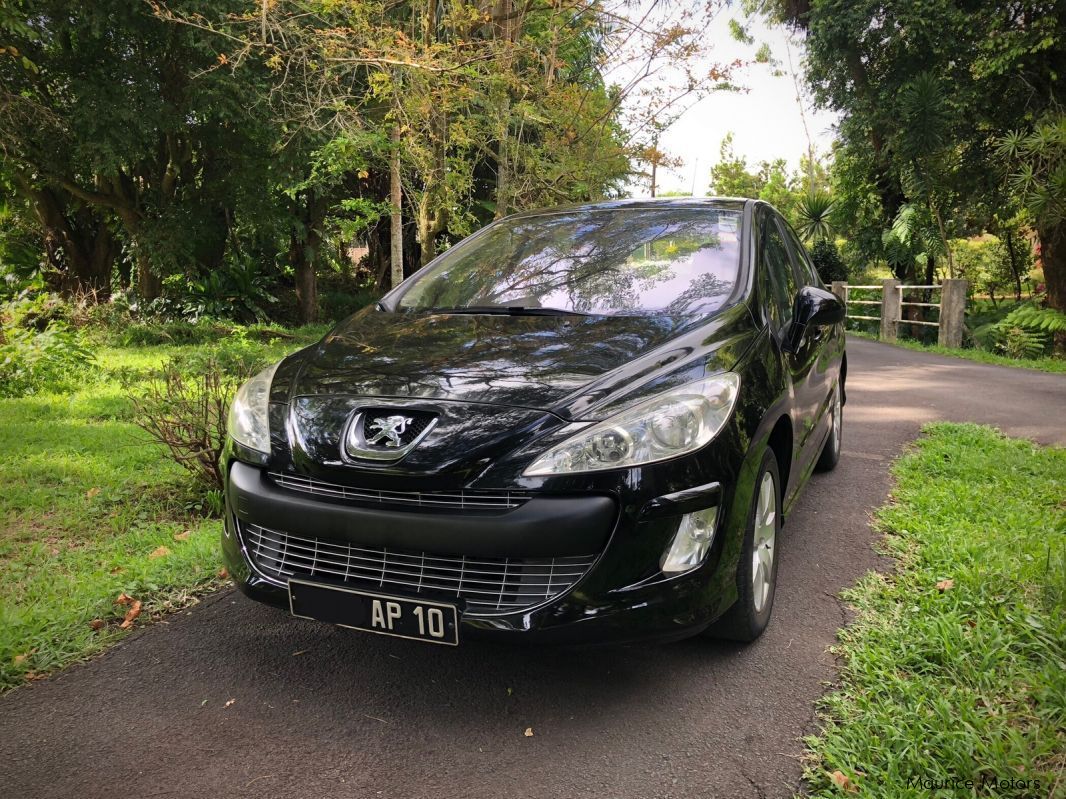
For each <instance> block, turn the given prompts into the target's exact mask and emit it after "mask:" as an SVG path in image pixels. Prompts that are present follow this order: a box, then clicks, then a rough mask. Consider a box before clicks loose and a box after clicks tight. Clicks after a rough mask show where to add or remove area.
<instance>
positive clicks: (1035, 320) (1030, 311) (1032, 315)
mask: <svg viewBox="0 0 1066 799" xmlns="http://www.w3.org/2000/svg"><path fill="white" fill-rule="evenodd" d="M1000 324H1001V325H1002V326H1003V327H1004V328H1011V327H1020V328H1023V329H1025V330H1033V331H1037V330H1039V331H1043V332H1044V333H1066V313H1063V312H1062V311H1056V310H1055V309H1054V308H1040V307H1038V306H1036V305H1020V306H1018V307H1017V308H1015V309H1014V310H1013V311H1011V312H1010V313H1009V314H1007V315H1006V316H1005V317H1003V321H1002V322H1001V323H1000Z"/></svg>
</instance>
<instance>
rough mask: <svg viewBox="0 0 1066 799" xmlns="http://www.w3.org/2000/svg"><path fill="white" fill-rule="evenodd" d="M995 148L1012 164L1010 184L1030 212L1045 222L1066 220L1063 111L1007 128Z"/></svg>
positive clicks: (1065, 138)
mask: <svg viewBox="0 0 1066 799" xmlns="http://www.w3.org/2000/svg"><path fill="white" fill-rule="evenodd" d="M997 152H998V154H999V155H1000V156H1002V157H1003V158H1004V159H1006V161H1007V162H1008V163H1009V164H1011V165H1012V166H1013V167H1014V168H1015V171H1013V172H1012V174H1011V176H1010V181H1011V185H1012V188H1013V189H1014V190H1015V192H1017V194H1018V196H1019V198H1020V199H1021V200H1022V202H1023V203H1024V204H1025V206H1026V207H1027V208H1028V210H1029V212H1030V213H1031V214H1032V215H1033V216H1034V217H1035V218H1036V219H1038V220H1040V222H1041V223H1042V224H1044V225H1049V226H1050V225H1056V224H1061V223H1062V222H1064V221H1066V114H1061V113H1058V114H1052V115H1050V116H1048V117H1046V118H1045V119H1043V120H1042V121H1041V122H1040V123H1039V124H1037V125H1036V126H1035V127H1034V128H1033V129H1032V130H1030V131H1029V132H1025V131H1021V130H1013V131H1010V132H1009V133H1007V134H1006V135H1005V136H1003V138H1002V139H1001V140H1000V144H999V148H998V150H997Z"/></svg>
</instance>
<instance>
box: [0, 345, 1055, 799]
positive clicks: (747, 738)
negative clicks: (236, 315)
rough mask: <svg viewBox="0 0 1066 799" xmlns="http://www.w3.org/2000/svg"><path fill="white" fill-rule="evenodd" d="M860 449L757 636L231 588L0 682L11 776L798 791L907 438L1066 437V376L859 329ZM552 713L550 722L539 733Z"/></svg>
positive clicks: (442, 796) (198, 791) (67, 792)
mask: <svg viewBox="0 0 1066 799" xmlns="http://www.w3.org/2000/svg"><path fill="white" fill-rule="evenodd" d="M849 358H850V373H849V380H848V404H847V406H846V409H845V420H846V421H845V428H844V430H845V436H844V446H843V450H844V452H843V456H842V458H841V461H840V465H839V467H838V468H837V470H836V471H835V472H833V473H832V474H829V475H820V476H816V477H815V478H814V479H813V480H812V482H811V484H810V486H809V488H808V490H807V492H806V494H805V496H804V498H803V499H802V500H801V502H800V503H799V505H798V508H797V510H796V511H795V513H794V514H793V515H792V516H791V517H790V518H789V520H788V523H787V525H786V527H785V530H784V536H783V541H782V543H781V550H780V551H781V556H782V558H783V560H782V562H781V567H780V585H779V587H778V593H777V600H776V607H775V609H774V617H773V620H772V622H771V624H770V627H769V629H768V630H767V632H766V634H765V635H764V636H763V638H762V639H761V640H759V641H758V642H756V643H755V644H753V645H750V646H746V647H745V646H739V645H735V644H727V643H718V642H713V641H704V640H695V641H688V642H683V643H680V644H674V645H669V646H647V647H633V648H626V649H608V650H586V651H572V650H561V649H534V648H525V647H512V646H501V645H493V644H485V643H477V642H467V643H465V644H464V645H463V646H461V647H459V648H458V649H455V650H451V649H447V648H444V647H439V648H438V647H432V648H431V647H426V646H425V645H419V644H417V643H413V642H406V641H401V640H392V639H387V638H381V637H377V636H372V635H365V634H358V633H355V632H352V631H345V630H340V629H334V628H330V627H327V626H324V625H318V624H315V623H312V622H303V621H296V620H293V619H290V618H288V617H287V616H286V615H285V614H284V613H282V612H280V611H276V610H273V609H270V608H267V607H263V606H260V605H257V604H255V603H253V602H251V601H248V600H246V599H245V598H244V597H242V596H241V595H239V594H236V593H234V592H232V591H227V592H222V593H220V594H216V595H214V596H212V597H210V598H208V599H207V600H205V601H204V602H202V603H201V604H200V605H198V606H196V607H195V608H193V609H191V610H189V611H187V612H184V613H181V614H178V615H175V616H173V617H171V619H170V620H169V621H168V622H166V623H161V624H157V625H155V626H153V627H150V628H147V629H145V630H144V631H142V632H140V633H138V634H136V635H134V636H131V637H130V638H129V639H127V640H126V641H125V642H124V643H122V644H121V645H119V646H118V647H116V648H114V649H113V650H111V651H110V652H109V653H107V654H105V655H104V656H102V657H99V658H97V659H95V660H93V661H91V662H89V663H87V664H84V665H80V666H75V667H73V668H70V669H68V670H67V671H65V672H63V673H62V674H59V675H58V676H56V677H54V678H52V679H48V680H44V681H41V682H37V683H34V684H31V685H28V686H25V687H22V688H20V689H18V690H15V691H13V692H11V693H10V694H8V695H7V696H5V697H3V698H0V795H2V796H3V797H10V799H24V798H25V799H30V798H33V799H36V798H37V797H41V798H43V797H62V799H67V798H68V797H75V796H76V797H82V798H83V799H90V798H91V797H107V799H114V797H116V796H128V797H144V798H147V797H171V796H173V797H181V798H182V799H190V798H191V797H211V798H212V799H214V798H215V797H223V796H225V797H243V796H248V797H281V796H285V797H315V798H316V799H317V798H319V797H370V798H371V799H373V798H375V797H385V798H386V799H391V798H393V797H395V799H420V798H421V797H427V798H428V797H432V798H433V799H451V798H453V797H479V798H480V797H485V798H486V799H490V798H491V799H506V798H507V797H565V799H576V798H577V797H586V796H587V797H596V799H611V798H612V797H640V798H641V799H647V798H648V797H660V796H661V797H686V798H687V799H691V798H692V797H790V796H791V795H792V793H793V791H794V790H795V789H796V788H797V787H798V785H799V781H800V771H801V767H800V755H801V753H802V743H801V737H802V736H803V735H804V734H806V733H809V732H812V731H813V730H814V729H815V717H814V707H815V703H816V701H817V699H818V697H819V696H820V695H821V694H822V693H823V692H824V691H825V688H826V683H827V681H830V680H832V678H833V675H834V671H833V666H834V664H833V658H832V656H831V655H829V654H828V653H827V651H826V648H827V647H828V646H829V645H830V644H832V643H833V641H834V636H835V633H836V630H837V629H838V628H839V627H840V626H841V625H842V624H844V623H845V621H846V618H847V617H846V611H845V610H844V608H843V607H842V606H841V604H840V603H839V602H838V600H837V599H836V594H837V592H838V591H839V590H840V589H842V588H844V587H846V586H848V585H850V584H851V583H853V582H854V581H855V580H856V579H857V578H858V577H859V576H860V575H861V574H862V573H863V572H865V571H866V570H867V569H871V568H877V567H878V566H882V567H883V566H884V565H885V564H884V563H879V561H878V559H877V557H876V556H875V555H874V554H873V550H872V548H871V544H872V543H873V541H874V533H873V532H872V531H871V530H870V528H869V527H868V524H867V523H868V520H869V514H870V512H871V511H872V510H873V509H874V508H876V507H878V506H879V505H881V504H882V503H883V502H884V501H885V498H886V496H887V494H888V491H889V488H890V480H889V473H888V468H889V464H890V462H891V459H892V458H894V457H895V456H896V455H897V454H899V452H900V450H901V448H902V447H903V446H904V445H905V444H906V443H907V442H908V441H911V440H912V439H914V438H915V437H916V436H917V435H918V432H919V428H920V426H921V425H922V424H923V423H925V422H927V421H930V420H934V419H951V420H968V421H976V422H983V423H989V424H993V425H997V426H999V427H1000V428H1001V429H1003V430H1004V431H1005V432H1007V433H1009V434H1011V435H1018V436H1026V437H1030V438H1033V439H1036V440H1038V441H1041V442H1044V443H1058V444H1066V377H1064V376H1061V375H1045V374H1040V373H1036V372H1030V371H1024V370H1020V369H1008V368H1004V367H996V366H985V365H981V364H976V363H970V362H968V361H962V360H957V359H952V358H945V357H940V356H936V355H930V354H926V353H919V352H911V351H909V350H903V349H899V348H894V347H889V346H886V345H882V344H877V343H873V342H869V341H864V340H860V339H853V340H851V341H850V342H849ZM527 729H531V730H532V732H533V734H532V736H528V735H526V734H525V731H526V730H527Z"/></svg>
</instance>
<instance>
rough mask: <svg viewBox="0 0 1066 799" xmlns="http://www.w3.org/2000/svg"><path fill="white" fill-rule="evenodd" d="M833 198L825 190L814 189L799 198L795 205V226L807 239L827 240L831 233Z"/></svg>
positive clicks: (815, 240)
mask: <svg viewBox="0 0 1066 799" xmlns="http://www.w3.org/2000/svg"><path fill="white" fill-rule="evenodd" d="M833 205H834V203H833V198H832V196H831V195H830V194H829V192H827V191H815V192H812V193H810V194H806V195H804V196H803V197H801V198H800V201H799V203H798V205H797V206H796V223H797V225H796V227H797V231H798V232H799V234H800V235H801V236H802V237H803V238H804V239H806V240H807V241H814V242H822V241H827V240H828V239H829V237H830V236H831V235H832V233H833V225H832V221H831V220H832V214H833Z"/></svg>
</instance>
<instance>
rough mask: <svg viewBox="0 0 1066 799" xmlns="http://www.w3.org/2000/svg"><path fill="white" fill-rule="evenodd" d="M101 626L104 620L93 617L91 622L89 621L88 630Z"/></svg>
mask: <svg viewBox="0 0 1066 799" xmlns="http://www.w3.org/2000/svg"><path fill="white" fill-rule="evenodd" d="M103 626H104V620H103V619H93V620H92V621H91V622H89V629H90V630H100V629H103Z"/></svg>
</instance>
